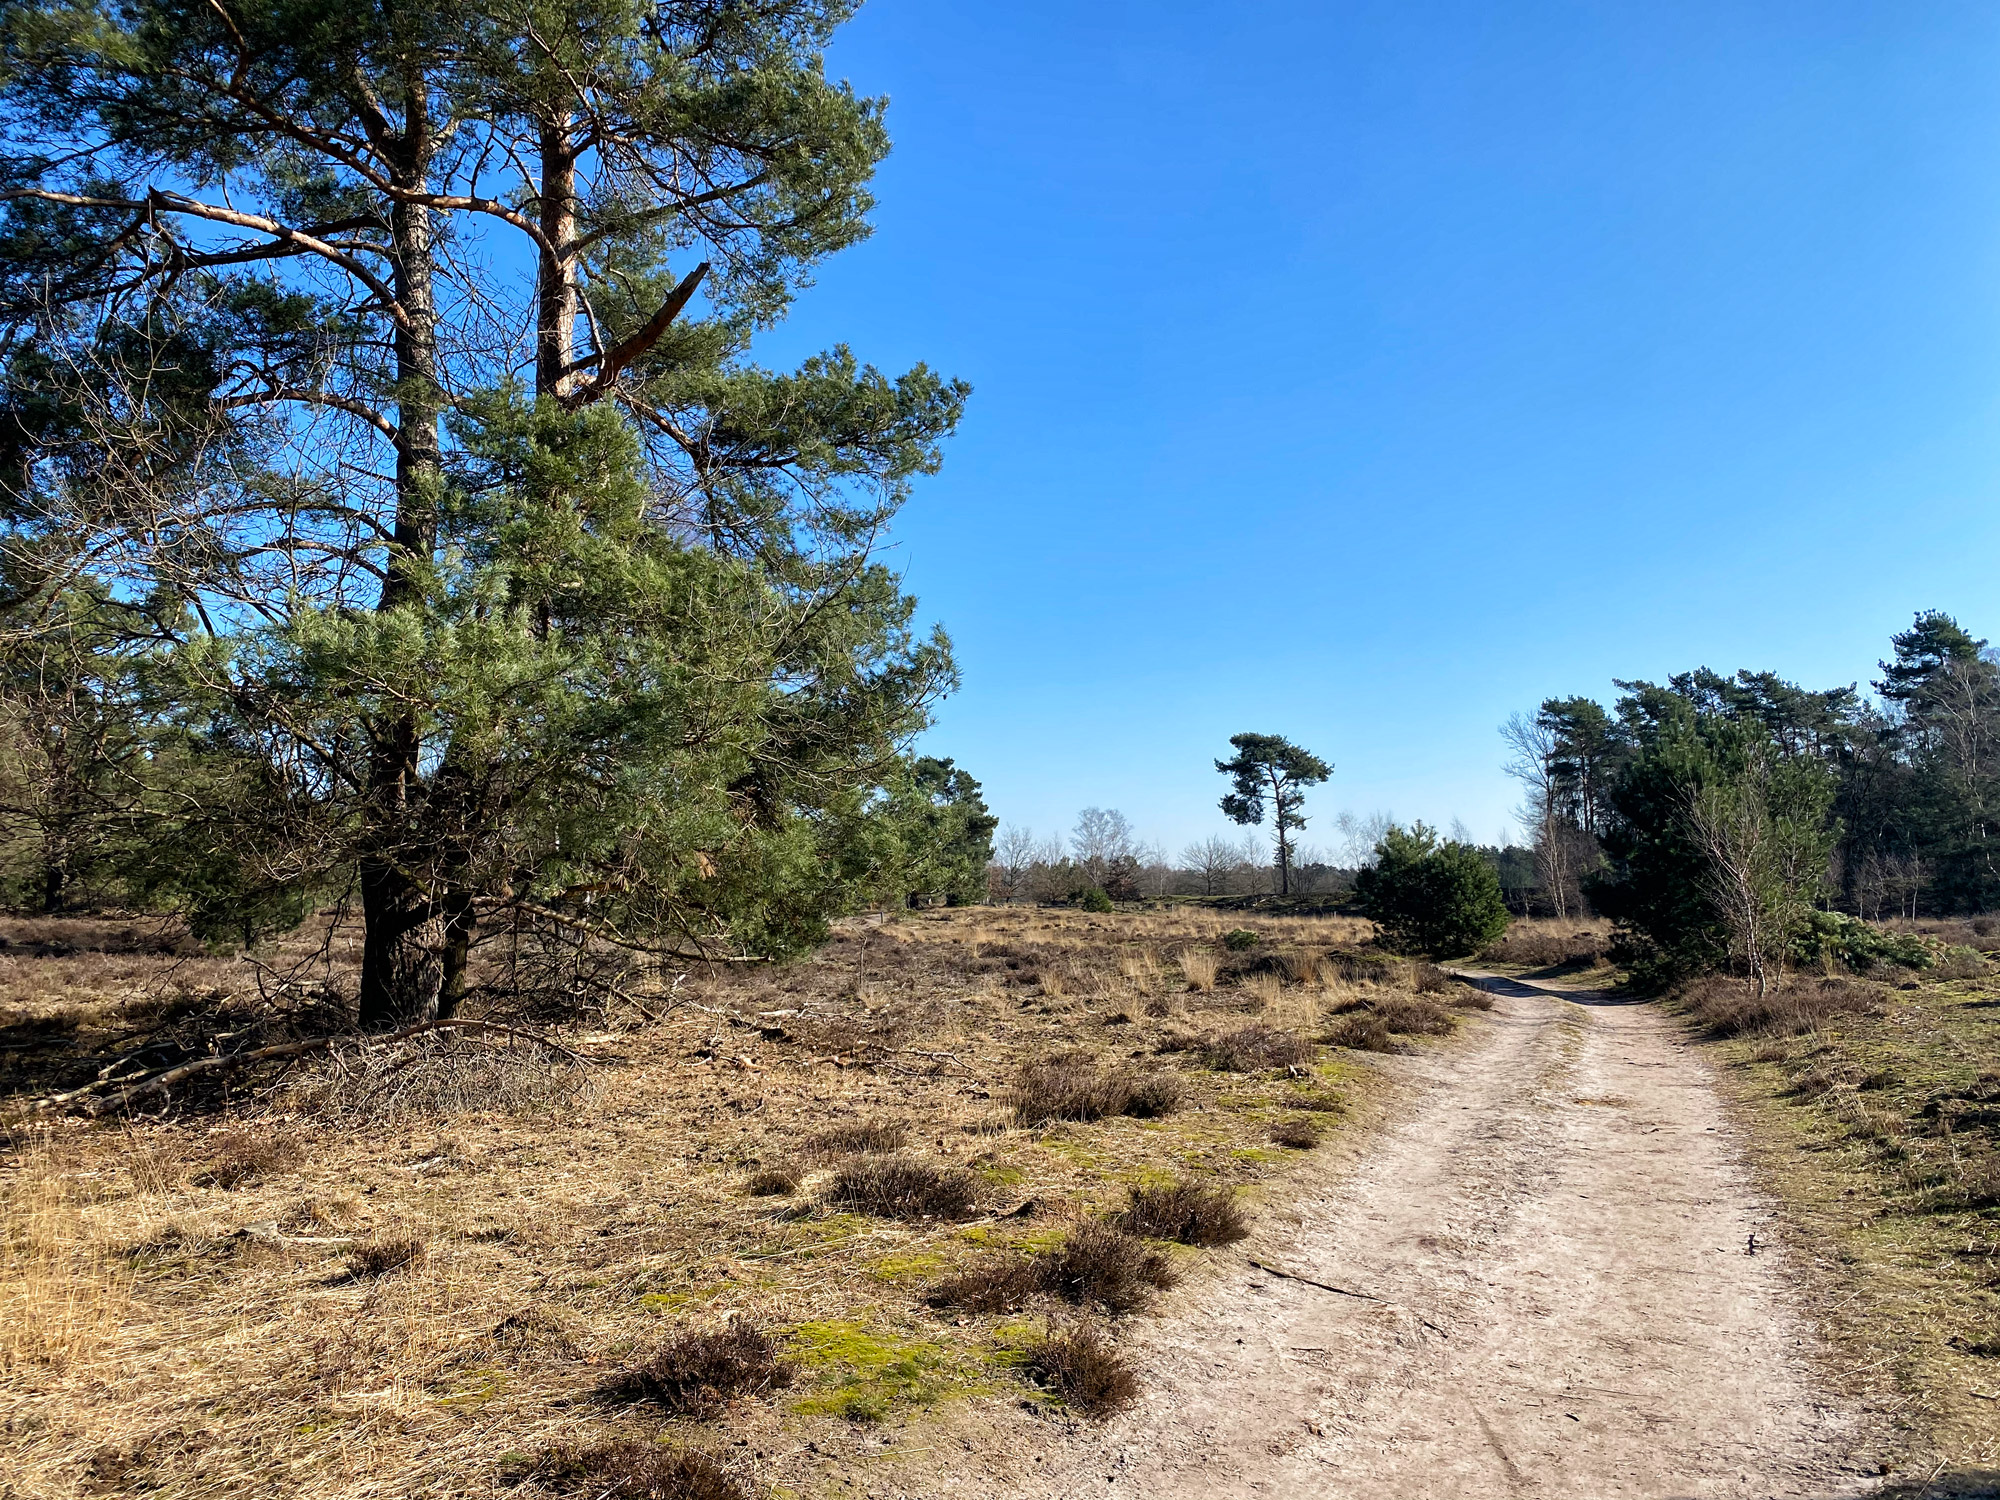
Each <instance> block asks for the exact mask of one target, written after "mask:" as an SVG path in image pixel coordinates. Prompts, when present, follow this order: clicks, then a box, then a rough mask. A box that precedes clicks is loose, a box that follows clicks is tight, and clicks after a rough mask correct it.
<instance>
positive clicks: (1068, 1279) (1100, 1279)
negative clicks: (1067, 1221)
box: [1036, 1219, 1175, 1313]
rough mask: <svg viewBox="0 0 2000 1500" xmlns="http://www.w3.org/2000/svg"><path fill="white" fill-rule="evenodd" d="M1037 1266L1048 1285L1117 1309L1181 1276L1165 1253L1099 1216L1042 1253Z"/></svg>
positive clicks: (1138, 1302)
mask: <svg viewBox="0 0 2000 1500" xmlns="http://www.w3.org/2000/svg"><path fill="white" fill-rule="evenodd" d="M1036 1271H1037V1273H1038V1274H1037V1279H1038V1280H1039V1282H1040V1284H1041V1287H1042V1289H1043V1290H1044V1291H1046V1292H1049V1293H1051V1294H1053V1295H1054V1296H1057V1297H1060V1298H1062V1299H1063V1301H1065V1302H1077V1303H1092V1302H1094V1303H1096V1304H1098V1305H1099V1306H1100V1307H1103V1308H1104V1309H1105V1310H1106V1311H1107V1312H1114V1313H1121V1312H1131V1311H1132V1310H1133V1309H1134V1308H1138V1307H1143V1306H1144V1305H1145V1304H1146V1303H1147V1302H1148V1301H1150V1300H1151V1299H1152V1295H1153V1293H1154V1292H1155V1291H1165V1290H1166V1289H1167V1288H1168V1287H1170V1286H1172V1285H1173V1284H1174V1281H1175V1277H1174V1272H1173V1267H1172V1266H1171V1265H1169V1264H1168V1262H1167V1258H1166V1257H1165V1256H1164V1255H1162V1254H1160V1252H1159V1251H1157V1250H1155V1249H1153V1248H1152V1247H1151V1246H1149V1245H1147V1244H1146V1243H1145V1242H1144V1241H1142V1240H1140V1239H1137V1238H1136V1237H1134V1236H1132V1235H1130V1234H1127V1233H1126V1232H1125V1231H1124V1230H1122V1229H1120V1228H1118V1227H1117V1226H1116V1225H1113V1224H1106V1223H1104V1222H1103V1221H1102V1220H1099V1219H1088V1220H1085V1221H1084V1222H1083V1223H1081V1224H1079V1225H1077V1226H1076V1228H1074V1229H1072V1230H1071V1231H1070V1232H1069V1235H1068V1237H1067V1238H1066V1239H1064V1241H1063V1242H1062V1244H1061V1245H1060V1246H1059V1247H1057V1248H1056V1249H1054V1250H1051V1251H1049V1252H1047V1253H1045V1254H1043V1255H1041V1256H1038V1257H1037V1258H1036Z"/></svg>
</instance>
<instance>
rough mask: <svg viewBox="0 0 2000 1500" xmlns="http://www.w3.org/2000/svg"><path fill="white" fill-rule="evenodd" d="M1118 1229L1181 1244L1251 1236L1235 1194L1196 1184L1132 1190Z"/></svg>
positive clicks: (1232, 1240) (1228, 1241)
mask: <svg viewBox="0 0 2000 1500" xmlns="http://www.w3.org/2000/svg"><path fill="white" fill-rule="evenodd" d="M1118 1227H1119V1228H1120V1229H1123V1230H1124V1231H1125V1232H1126V1233H1127V1234H1137V1235H1144V1236H1146V1237H1147V1238H1148V1239H1155V1240H1174V1241H1177V1242H1178V1243H1180V1244H1183V1245H1230V1244H1234V1243H1235V1242H1236V1241H1237V1240H1240V1239H1243V1238H1244V1237H1245V1236H1247V1235H1248V1234H1249V1233H1250V1230H1249V1227H1248V1226H1247V1225H1246V1224H1245V1223H1244V1222H1243V1210H1242V1209H1240V1208H1238V1207H1237V1206H1236V1197H1235V1195H1234V1194H1233V1193H1231V1192H1230V1191H1229V1189H1228V1188H1226V1187H1218V1186H1211V1185H1208V1184H1204V1183H1199V1182H1176V1183H1172V1184H1170V1185H1168V1186H1165V1187H1135V1188H1133V1189H1132V1194H1131V1199H1130V1201H1129V1202H1128V1203H1127V1205H1126V1208H1125V1212H1124V1213H1122V1214H1120V1215H1119V1216H1118Z"/></svg>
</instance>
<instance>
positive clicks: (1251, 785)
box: [1215, 734, 1333, 895]
mask: <svg viewBox="0 0 2000 1500" xmlns="http://www.w3.org/2000/svg"><path fill="white" fill-rule="evenodd" d="M1229 743H1230V744H1231V745H1233V746H1234V747H1235V749H1236V754H1235V755H1233V756H1231V757H1230V758H1229V759H1228V760H1219V761H1217V762H1216V763H1215V769H1216V770H1218V771H1220V772H1222V774H1223V775H1225V776H1227V777H1229V778H1230V779H1231V780H1232V781H1233V782H1234V784H1235V790H1234V791H1231V792H1229V793H1228V794H1227V795H1225V796H1224V797H1223V799H1222V811H1223V815H1224V816H1225V817H1227V818H1228V819H1229V820H1230V821H1231V822H1233V823H1241V824H1245V825H1251V824H1257V823H1261V822H1263V821H1264V812H1265V808H1266V806H1267V805H1268V807H1269V809H1270V814H1271V836H1272V840H1273V842H1274V843H1275V844H1276V845H1277V862H1278V892H1279V894H1280V895H1290V894H1291V889H1292V833H1293V831H1294V830H1296V829H1300V828H1303V827H1305V826H1306V819H1305V812H1304V808H1305V800H1306V796H1305V789H1306V788H1307V787H1309V786H1318V785H1319V784H1320V783H1321V782H1323V781H1325V780H1326V779H1327V777H1329V776H1331V775H1332V774H1333V767H1332V766H1330V765H1328V764H1327V763H1326V762H1325V761H1323V760H1321V759H1320V758H1319V757H1318V756H1316V755H1314V754H1313V753H1312V752H1311V751H1310V750H1303V749H1301V748H1300V747H1299V746H1297V745H1294V744H1293V743H1292V742H1291V741H1290V740H1288V739H1285V738H1283V737H1282V736H1280V735H1275V734H1232V735H1231V736H1230V737H1229Z"/></svg>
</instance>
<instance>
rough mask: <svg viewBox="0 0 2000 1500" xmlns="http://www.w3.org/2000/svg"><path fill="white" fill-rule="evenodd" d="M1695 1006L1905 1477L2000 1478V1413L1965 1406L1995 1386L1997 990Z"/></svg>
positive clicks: (1851, 993)
mask: <svg viewBox="0 0 2000 1500" xmlns="http://www.w3.org/2000/svg"><path fill="white" fill-rule="evenodd" d="M1689 998H1690V1000H1691V1001H1692V1002H1693V1008H1694V1009H1695V1010H1696V1013H1697V1014H1698V1015H1700V1016H1702V1017H1704V1018H1705V1019H1706V1020H1707V1021H1708V1023H1709V1025H1710V1027H1711V1029H1712V1033H1720V1034H1728V1039H1727V1040H1723V1041H1721V1042H1719V1043H1718V1050H1720V1051H1721V1052H1722V1053H1723V1054H1724V1055H1725V1056H1727V1057H1728V1058H1730V1059H1731V1060H1732V1061H1733V1062H1734V1063H1735V1064H1736V1066H1734V1067H1732V1068H1728V1069H1724V1070H1722V1075H1721V1076H1722V1077H1723V1078H1724V1080H1725V1082H1726V1083H1727V1085H1728V1086H1729V1087H1730V1089H1731V1091H1732V1093H1733V1094H1734V1095H1735V1096H1736V1098H1737V1099H1738V1101H1739V1102H1740V1104H1741V1105H1742V1106H1743V1108H1744V1109H1745V1111H1746V1112H1747V1115H1748V1118H1749V1120H1750V1122H1751V1123H1752V1125H1753V1126H1754V1127H1755V1128H1754V1129H1753V1130H1752V1131H1751V1132H1750V1133H1749V1140H1750V1143H1751V1147H1752V1149H1753V1151H1754V1152H1755V1157H1754V1160H1756V1162H1757V1164H1758V1166H1759V1169H1760V1174H1761V1176H1762V1179H1763V1182H1764V1184H1765V1186H1766V1187H1767V1189H1769V1190H1771V1191H1772V1192H1773V1193H1774V1194H1775V1195H1776V1196H1778V1197H1779V1199H1780V1200H1781V1201H1782V1203H1783V1204H1784V1205H1785V1208H1786V1212H1787V1214H1788V1215H1789V1216H1790V1217H1791V1219H1792V1220H1793V1223H1794V1226H1795V1229H1794V1234H1795V1238H1796V1240H1797V1241H1798V1242H1799V1243H1801V1244H1805V1245H1810V1246H1812V1247H1813V1251H1814V1258H1815V1260H1816V1261H1817V1263H1818V1265H1819V1266H1820V1268H1821V1270H1822V1273H1823V1274H1824V1275H1825V1276H1826V1277H1827V1278H1830V1280H1831V1282H1832V1285H1831V1286H1830V1287H1829V1292H1830V1295H1829V1296H1828V1298H1827V1301H1826V1303H1825V1305H1824V1306H1823V1307H1821V1308H1820V1309H1819V1312H1820V1314H1821V1317H1822V1320H1823V1323H1824V1325H1825V1326H1826V1327H1827V1328H1829V1329H1830V1330H1831V1331H1832V1332H1833V1333H1834V1334H1835V1335H1836V1336H1837V1338H1838V1339H1839V1340H1840V1342H1842V1343H1843V1344H1844V1345H1845V1346H1846V1347H1845V1350H1844V1351H1843V1353H1844V1356H1845V1358H1844V1359H1843V1363H1847V1364H1851V1366H1852V1367H1853V1368H1854V1369H1856V1370H1863V1371H1869V1372H1875V1374H1876V1378H1877V1379H1878V1381H1879V1385H1878V1388H1877V1389H1876V1390H1875V1391H1874V1392H1873V1398H1874V1399H1876V1400H1878V1401H1880V1402H1881V1403H1882V1405H1883V1407H1884V1409H1885V1410H1886V1411H1887V1412H1888V1413H1889V1415H1890V1416H1891V1418H1892V1419H1893V1421H1894V1422H1895V1423H1896V1425H1897V1426H1898V1428H1900V1429H1901V1430H1903V1431H1904V1432H1905V1433H1907V1434H1909V1438H1908V1441H1909V1443H1910V1445H1911V1451H1910V1452H1909V1453H1908V1454H1906V1455H1904V1459H1903V1462H1902V1465H1901V1466H1902V1467H1904V1468H1906V1469H1908V1470H1911V1471H1913V1472H1917V1473H1928V1472H1931V1471H1932V1470H1939V1471H1941V1472H1942V1474H1943V1475H1945V1476H1946V1477H1949V1476H1951V1475H1955V1474H1961V1473H1965V1472H1967V1471H1975V1470H1992V1469H1995V1468H2000V1411H1997V1410H1996V1409H1995V1404H1994V1403H1993V1402H1992V1401H1990V1400H1986V1399H1983V1398H1981V1397H1980V1396H1979V1395H1977V1394H1976V1393H1978V1392H1988V1393H1990V1392H1992V1391H1993V1390H1994V1389H1995V1388H1996V1385H1995V1380H1994V1374H1993V1363H1992V1357H1991V1355H1990V1354H1988V1353H1984V1352H1982V1351H1983V1350H1985V1349H1987V1348H1989V1347H1990V1343H1991V1339H1992V1330H1993V1328H1994V1325H1995V1319H1996V1317H2000V1065H1996V1063H1995V1062H1994V1059H1995V1058H1996V1057H2000V982H1996V981H1995V980H1994V979H1993V978H1991V977H1989V976H1985V975H1981V976H1978V977H1976V978H1974V979H1970V980H1968V979H1962V978H1961V979H1949V978H1945V977H1944V976H1940V975H1936V974H1928V975H1924V976H1922V977H1921V979H1920V981H1919V982H1918V983H1917V984H1915V985H1914V986H1912V987H1909V988H1901V987H1899V988H1895V989H1886V988H1881V987H1877V986H1872V985H1867V984H1863V983H1860V982H1859V981H1831V982H1828V983H1822V982H1820V981H1817V980H1813V981H1807V982H1804V983H1800V984H1796V985H1793V986H1787V987H1786V988H1785V989H1784V990H1781V991H1779V992H1777V993H1776V994H1775V995H1773V996H1769V997H1766V1000H1765V1002H1764V1003H1762V1004H1752V1003H1751V1002H1750V1001H1749V999H1748V997H1746V996H1745V994H1744V989H1743V986H1742V985H1741V984H1740V982H1738V983H1731V982H1728V981H1722V982H1720V983H1717V984H1715V985H1714V986H1713V988H1712V989H1711V990H1709V991H1708V992H1706V993H1698V994H1696V995H1693V996H1690V997H1689ZM1939 1492H1940V1493H1945V1492H1950V1493H1956V1492H1957V1491H1956V1490H1955V1489H1943V1488H1941V1489H1940V1491H1939Z"/></svg>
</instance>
